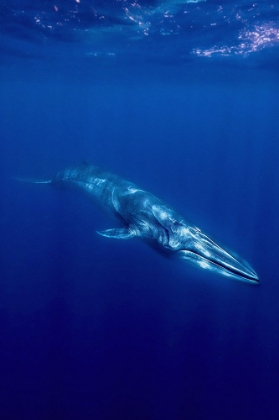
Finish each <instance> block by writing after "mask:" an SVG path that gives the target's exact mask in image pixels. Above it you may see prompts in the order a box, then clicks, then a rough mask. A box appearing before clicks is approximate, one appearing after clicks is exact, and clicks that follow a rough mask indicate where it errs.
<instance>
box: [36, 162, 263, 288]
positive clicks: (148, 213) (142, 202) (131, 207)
mask: <svg viewBox="0 0 279 420" xmlns="http://www.w3.org/2000/svg"><path fill="white" fill-rule="evenodd" d="M37 182H38V183H48V184H52V185H54V186H58V187H62V188H74V189H79V190H84V191H85V192H86V193H88V194H89V195H90V196H91V197H93V198H95V199H96V200H97V202H99V203H100V204H101V206H102V207H103V208H104V209H106V210H108V211H109V212H110V213H112V214H113V215H114V216H115V217H116V218H117V219H119V220H120V222H121V224H122V226H123V227H121V228H112V229H107V230H104V231H102V232H98V233H99V234H100V235H102V236H105V237H107V238H117V239H129V238H133V237H139V238H141V239H143V240H145V241H147V242H148V243H149V244H150V245H152V246H153V247H155V248H157V249H158V250H159V251H161V252H163V253H165V254H168V255H170V256H172V255H175V256H178V257H181V258H183V259H185V260H188V261H190V262H193V263H195V264H197V265H198V266H200V267H201V268H205V269H208V270H211V271H216V272H218V273H220V274H223V275H226V276H230V277H233V278H235V279H238V280H242V281H246V282H248V283H251V284H256V283H259V279H258V276H257V274H256V273H255V271H254V270H253V269H252V268H251V267H250V266H249V264H248V263H246V262H244V261H243V260H241V259H239V258H238V257H237V256H235V254H230V253H229V252H227V251H225V250H224V249H223V248H221V247H220V246H219V245H217V244H216V243H215V242H213V241H212V240H211V239H210V238H209V237H208V236H206V235H205V234H204V233H202V232H201V230H200V229H198V228H197V227H195V226H193V225H191V224H189V223H188V222H187V221H186V220H185V219H184V218H183V217H182V216H181V215H180V214H178V213H176V212H175V211H174V210H173V209H172V208H171V207H169V206H168V205H167V204H165V203H164V202H163V201H161V200H160V199H159V198H157V197H155V195H153V194H151V193H149V192H147V191H144V190H142V189H140V188H138V187H137V186H136V185H135V184H133V183H131V182H129V181H126V180H125V179H123V178H121V177H119V176H117V175H114V174H112V173H109V172H105V171H103V170H101V169H100V168H98V167H96V166H92V165H88V164H87V163H84V164H82V165H80V166H77V167H73V168H70V169H65V170H63V171H61V172H59V173H58V174H57V175H56V176H55V177H54V178H53V179H52V180H48V181H37Z"/></svg>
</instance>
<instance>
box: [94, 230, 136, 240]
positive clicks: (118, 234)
mask: <svg viewBox="0 0 279 420" xmlns="http://www.w3.org/2000/svg"><path fill="white" fill-rule="evenodd" d="M96 232H97V233H98V234H99V235H101V236H105V237H106V238H114V239H130V238H133V236H135V232H133V231H131V230H130V229H128V228H115V229H106V230H102V231H101V232H99V231H98V230H97V231H96Z"/></svg>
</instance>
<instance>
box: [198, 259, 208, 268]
mask: <svg viewBox="0 0 279 420" xmlns="http://www.w3.org/2000/svg"><path fill="white" fill-rule="evenodd" d="M197 263H198V265H199V266H200V267H201V268H205V269H207V268H210V264H209V263H208V262H207V261H197Z"/></svg>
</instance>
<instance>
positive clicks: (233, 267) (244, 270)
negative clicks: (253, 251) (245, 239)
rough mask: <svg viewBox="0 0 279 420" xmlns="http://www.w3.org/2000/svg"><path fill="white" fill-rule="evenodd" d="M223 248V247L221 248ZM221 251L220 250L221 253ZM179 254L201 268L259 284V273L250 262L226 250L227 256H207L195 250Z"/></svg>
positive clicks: (183, 251) (179, 252) (182, 251)
mask: <svg viewBox="0 0 279 420" xmlns="http://www.w3.org/2000/svg"><path fill="white" fill-rule="evenodd" d="M220 249H221V248H220ZM220 253H221V252H220V251H219V254H220ZM178 255H179V257H180V258H182V259H183V260H187V261H188V262H190V263H191V264H194V265H197V266H198V267H200V268H203V269H206V270H209V271H212V272H215V273H218V274H221V275H223V276H226V277H230V278H232V279H235V280H239V281H243V282H245V283H249V284H259V283H260V281H259V278H258V275H257V273H256V272H255V271H254V270H253V269H252V268H251V267H250V266H249V264H248V263H246V262H244V261H240V260H238V259H236V257H234V256H232V255H230V254H228V253H227V252H226V251H224V255H225V258H224V259H222V258H220V256H218V258H217V257H216V256H215V257H214V258H213V257H205V256H203V255H200V254H198V253H197V252H195V251H189V250H181V251H178Z"/></svg>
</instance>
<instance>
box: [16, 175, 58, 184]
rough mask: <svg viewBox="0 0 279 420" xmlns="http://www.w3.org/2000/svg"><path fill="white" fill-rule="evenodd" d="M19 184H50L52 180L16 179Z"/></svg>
mask: <svg viewBox="0 0 279 420" xmlns="http://www.w3.org/2000/svg"><path fill="white" fill-rule="evenodd" d="M16 180H17V181H19V182H26V183H27V184H52V182H53V181H52V179H37V178H17V177H16Z"/></svg>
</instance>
